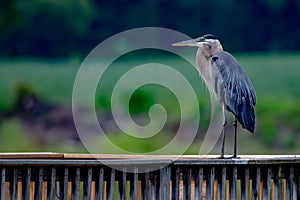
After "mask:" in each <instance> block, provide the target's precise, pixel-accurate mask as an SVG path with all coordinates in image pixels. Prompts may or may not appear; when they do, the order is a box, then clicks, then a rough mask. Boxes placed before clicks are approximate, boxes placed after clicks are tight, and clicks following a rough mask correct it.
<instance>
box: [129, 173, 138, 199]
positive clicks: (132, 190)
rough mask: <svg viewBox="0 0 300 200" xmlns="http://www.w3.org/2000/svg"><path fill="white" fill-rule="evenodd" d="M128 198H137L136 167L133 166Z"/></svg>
mask: <svg viewBox="0 0 300 200" xmlns="http://www.w3.org/2000/svg"><path fill="white" fill-rule="evenodd" d="M130 199H132V200H137V199H138V168H137V167H135V168H134V173H133V180H131V181H130Z"/></svg>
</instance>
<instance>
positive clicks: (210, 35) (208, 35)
mask: <svg viewBox="0 0 300 200" xmlns="http://www.w3.org/2000/svg"><path fill="white" fill-rule="evenodd" d="M202 37H203V38H205V39H212V40H217V39H218V38H217V37H216V36H214V35H212V34H206V35H203V36H202Z"/></svg>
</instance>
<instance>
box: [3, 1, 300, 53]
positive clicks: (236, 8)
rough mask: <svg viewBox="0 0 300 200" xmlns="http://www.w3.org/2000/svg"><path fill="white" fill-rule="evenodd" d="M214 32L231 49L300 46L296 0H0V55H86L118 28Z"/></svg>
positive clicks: (299, 12)
mask: <svg viewBox="0 0 300 200" xmlns="http://www.w3.org/2000/svg"><path fill="white" fill-rule="evenodd" d="M144 26H159V27H165V28H171V29H174V30H177V31H180V32H183V33H185V34H187V35H189V36H191V37H196V36H199V35H201V34H204V33H213V34H215V35H217V36H218V37H219V38H220V39H221V40H222V41H223V43H224V45H225V46H226V49H228V50H231V51H278V50H288V51H294V50H300V37H299V36H300V1H299V0H251V1H250V0H249V1H240V0H209V1H207V0H206V1H202V0H184V1H182V0H173V1H170V0H105V1H104V0H94V1H92V0H27V1H24V0H1V2H0V56H41V57H68V56H82V55H85V54H87V53H88V52H89V51H90V50H91V49H92V48H93V47H94V46H95V45H97V44H98V43H100V42H101V41H103V40H104V39H106V38H107V37H110V36H112V35H114V34H116V33H118V32H120V31H124V30H127V29H131V28H137V27H144Z"/></svg>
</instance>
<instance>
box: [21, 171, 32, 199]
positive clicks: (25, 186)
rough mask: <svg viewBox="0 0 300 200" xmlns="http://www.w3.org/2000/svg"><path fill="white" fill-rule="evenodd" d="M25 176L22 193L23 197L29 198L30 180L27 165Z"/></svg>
mask: <svg viewBox="0 0 300 200" xmlns="http://www.w3.org/2000/svg"><path fill="white" fill-rule="evenodd" d="M25 172H26V177H25V183H23V184H22V186H23V188H22V193H23V199H24V200H29V197H30V180H31V168H30V167H27V169H26V171H25Z"/></svg>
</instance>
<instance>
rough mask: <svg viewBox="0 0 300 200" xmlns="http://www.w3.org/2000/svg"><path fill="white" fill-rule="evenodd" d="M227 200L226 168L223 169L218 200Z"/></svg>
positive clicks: (219, 182) (219, 181)
mask: <svg viewBox="0 0 300 200" xmlns="http://www.w3.org/2000/svg"><path fill="white" fill-rule="evenodd" d="M225 198H226V167H222V168H221V171H220V177H219V180H218V199H225Z"/></svg>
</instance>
